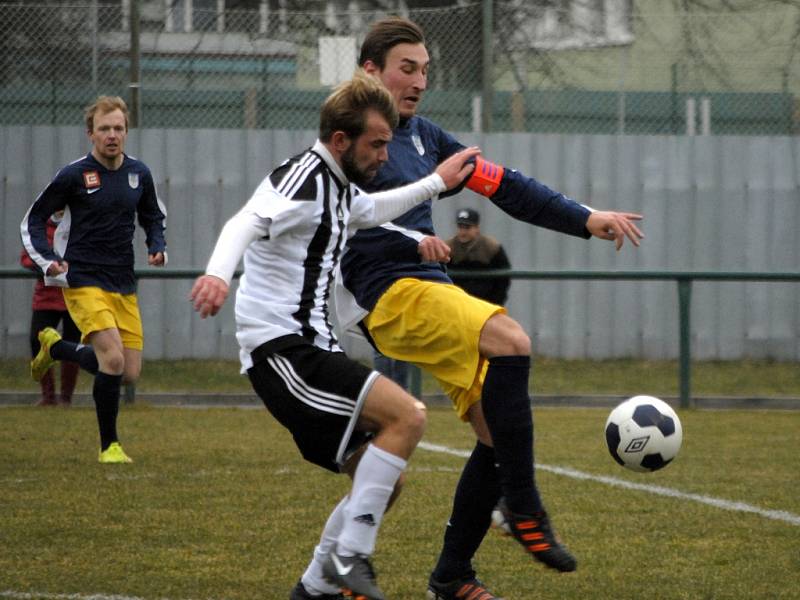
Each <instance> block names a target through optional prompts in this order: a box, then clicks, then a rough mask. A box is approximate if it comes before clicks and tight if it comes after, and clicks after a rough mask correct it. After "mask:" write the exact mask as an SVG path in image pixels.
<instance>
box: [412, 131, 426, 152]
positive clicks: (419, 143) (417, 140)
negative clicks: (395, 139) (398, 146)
mask: <svg viewBox="0 0 800 600" xmlns="http://www.w3.org/2000/svg"><path fill="white" fill-rule="evenodd" d="M411 141H412V142H414V147H415V148H416V149H417V152H419V155H420V156H424V155H425V146H423V145H422V138H420V137H419V136H418V135H417V134H416V133H414V134H412V135H411Z"/></svg>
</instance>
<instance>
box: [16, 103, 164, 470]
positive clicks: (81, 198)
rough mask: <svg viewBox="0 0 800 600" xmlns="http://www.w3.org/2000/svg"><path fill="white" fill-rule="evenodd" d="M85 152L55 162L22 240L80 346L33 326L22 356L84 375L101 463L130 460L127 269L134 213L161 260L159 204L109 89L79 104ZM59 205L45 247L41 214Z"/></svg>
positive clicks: (132, 288)
mask: <svg viewBox="0 0 800 600" xmlns="http://www.w3.org/2000/svg"><path fill="white" fill-rule="evenodd" d="M85 120H86V132H87V135H88V137H89V140H90V141H91V143H92V150H91V152H90V153H89V154H88V155H87V156H85V157H84V158H81V159H79V160H76V161H75V162H72V163H70V164H68V165H67V166H65V167H64V168H62V169H61V170H60V171H59V172H58V173H57V174H56V176H55V178H54V179H53V181H52V182H50V184H49V185H48V186H47V187H46V188H45V189H44V191H43V192H42V193H41V194H39V197H38V198H36V201H35V202H34V203H33V205H32V206H31V207H30V208H29V209H28V212H27V213H26V214H25V217H24V218H23V220H22V225H21V227H20V232H21V237H22V243H23V245H24V247H25V250H26V251H27V253H28V255H29V256H30V257H31V259H32V260H33V262H34V263H35V264H36V266H37V267H38V268H39V269H40V270H41V272H42V273H43V274H44V276H45V284H46V285H55V286H60V287H63V288H64V290H63V291H64V300H65V302H66V304H67V309H68V310H69V313H70V316H71V317H72V319H73V320H74V321H75V323H76V324H77V325H78V328H79V329H80V331H81V335H82V340H81V341H82V342H84V343H88V344H89V345H88V346H84V345H81V344H72V343H70V342H67V341H64V340H62V339H61V337H60V336H59V334H58V332H57V331H56V330H55V329H51V328H47V329H44V330H42V331H41V332H40V333H39V341H40V342H41V349H40V351H39V354H37V355H36V357H35V358H34V359H33V361H32V362H31V375H32V376H33V378H34V379H36V380H38V379H40V378H41V377H42V376H43V375H44V373H45V372H47V370H48V369H49V368H50V366H51V365H52V364H53V362H54V361H56V360H69V361H74V362H77V363H79V364H80V365H81V366H82V367H83V368H84V369H86V370H87V371H89V372H90V373H92V374H93V375H94V376H95V378H94V386H93V389H92V396H93V398H94V402H95V407H96V410H97V421H98V425H99V429H100V455H99V460H100V462H101V463H127V462H132V461H131V459H130V457H128V455H127V454H126V453H125V452H124V450H123V449H122V446H121V445H120V443H119V438H118V435H117V425H116V424H117V414H118V412H119V396H120V387H121V385H122V382H123V381H125V382H126V383H132V382H134V381H136V379H137V378H138V377H139V373H140V372H141V368H142V348H143V342H144V338H143V335H142V321H141V316H140V315H139V306H138V302H137V298H136V280H135V276H134V271H133V264H134V252H133V234H134V230H135V223H136V218H137V216H138V220H139V224H140V225H141V227H142V228H143V229H144V230H145V233H146V242H147V250H148V258H147V262H148V264H150V265H154V266H163V265H164V264H166V242H165V240H164V221H165V219H166V209H165V208H164V206H163V204H161V202H160V201H159V200H158V197H157V196H156V189H155V185H154V183H153V176H152V175H151V174H150V169H148V168H147V166H146V165H145V164H144V163H143V162H141V161H139V160H137V159H135V158H133V157H131V156H128V155H126V154H125V153H124V148H125V139H126V137H127V134H128V107H127V106H126V105H125V102H124V100H122V98H119V97H117V96H100V97H99V98H97V100H96V101H95V102H94V103H93V104H91V105H90V106H89V107H87V109H86V113H85ZM59 210H63V211H64V217H63V219H62V220H61V223H60V225H59V226H58V228H57V230H56V233H55V238H54V243H53V247H51V246H50V245H49V244H48V243H47V236H46V224H47V219H48V218H49V217H50V215H52V214H53V213H54V212H56V211H59Z"/></svg>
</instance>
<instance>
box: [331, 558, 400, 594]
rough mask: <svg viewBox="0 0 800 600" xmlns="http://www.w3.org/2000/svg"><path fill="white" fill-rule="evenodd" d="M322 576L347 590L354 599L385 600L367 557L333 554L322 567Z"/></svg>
mask: <svg viewBox="0 0 800 600" xmlns="http://www.w3.org/2000/svg"><path fill="white" fill-rule="evenodd" d="M322 574H323V575H324V576H325V579H327V580H328V581H329V582H330V583H332V584H334V585H338V586H340V587H342V588H344V589H346V590H347V591H348V592H349V593H350V595H351V597H353V598H360V597H362V596H363V600H385V597H384V595H383V592H382V591H381V590H380V588H379V587H378V583H377V582H376V581H375V571H374V570H373V568H372V564H370V562H369V558H367V557H366V556H363V555H359V554H357V555H355V556H341V555H340V554H337V553H336V552H331V553H330V554H328V556H327V558H326V559H325V562H324V563H323V565H322Z"/></svg>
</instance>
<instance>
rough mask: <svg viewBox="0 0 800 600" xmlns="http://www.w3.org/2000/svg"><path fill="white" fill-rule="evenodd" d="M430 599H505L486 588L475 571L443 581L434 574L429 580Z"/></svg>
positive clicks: (428, 597) (428, 596)
mask: <svg viewBox="0 0 800 600" xmlns="http://www.w3.org/2000/svg"><path fill="white" fill-rule="evenodd" d="M426 598H427V599H428V600H503V599H502V598H498V597H497V596H495V595H494V594H492V592H490V591H489V590H487V589H486V586H484V585H483V584H482V583H481V582H480V580H478V579H476V578H475V571H470V572H469V573H467V574H466V575H465V576H464V577H461V578H460V579H456V580H455V581H449V582H447V583H442V582H440V581H436V580H435V579H434V578H433V576H431V578H430V579H429V580H428V594H427V596H426Z"/></svg>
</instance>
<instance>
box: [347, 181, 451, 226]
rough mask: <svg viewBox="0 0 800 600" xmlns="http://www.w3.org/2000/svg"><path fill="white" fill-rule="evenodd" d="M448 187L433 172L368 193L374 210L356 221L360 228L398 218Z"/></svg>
mask: <svg viewBox="0 0 800 600" xmlns="http://www.w3.org/2000/svg"><path fill="white" fill-rule="evenodd" d="M446 189H447V187H446V186H445V184H444V181H443V180H442V178H441V177H440V176H439V174H438V173H432V174H431V175H428V176H427V177H424V178H423V179H420V180H419V181H416V182H414V183H410V184H408V185H404V186H403V187H399V188H395V189H393V190H386V191H384V192H375V193H372V194H368V196H367V197H368V198H369V199H370V200H372V203H373V208H372V211H366V212H365V214H364V215H362V220H360V221H359V222H357V223H355V225H356V226H357V227H359V228H365V227H374V226H376V225H380V224H381V223H386V222H387V221H391V220H392V219H396V218H397V217H399V216H400V215H402V214H403V213H406V212H408V211H409V210H411V209H412V208H414V207H415V206H416V205H417V204H419V203H420V202H424V201H425V200H427V199H428V198H433V197H434V196H436V195H437V194H440V193H442V192H444V191H445V190H446Z"/></svg>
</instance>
